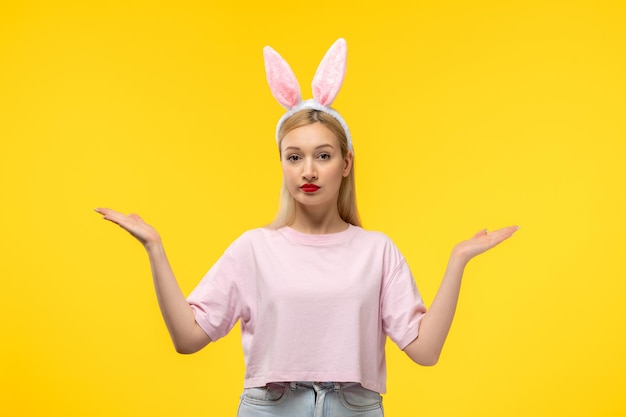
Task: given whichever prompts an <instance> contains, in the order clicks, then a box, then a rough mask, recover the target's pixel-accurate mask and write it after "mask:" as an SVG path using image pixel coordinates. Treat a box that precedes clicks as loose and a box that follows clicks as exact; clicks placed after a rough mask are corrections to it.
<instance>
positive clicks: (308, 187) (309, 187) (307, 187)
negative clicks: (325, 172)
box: [300, 184, 320, 193]
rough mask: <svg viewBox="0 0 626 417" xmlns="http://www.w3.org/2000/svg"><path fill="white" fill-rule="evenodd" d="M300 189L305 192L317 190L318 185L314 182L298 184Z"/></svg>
mask: <svg viewBox="0 0 626 417" xmlns="http://www.w3.org/2000/svg"><path fill="white" fill-rule="evenodd" d="M300 189H301V190H302V191H304V192H305V193H314V192H316V191H317V190H319V189H320V187H318V186H317V185H315V184H304V185H302V186H300Z"/></svg>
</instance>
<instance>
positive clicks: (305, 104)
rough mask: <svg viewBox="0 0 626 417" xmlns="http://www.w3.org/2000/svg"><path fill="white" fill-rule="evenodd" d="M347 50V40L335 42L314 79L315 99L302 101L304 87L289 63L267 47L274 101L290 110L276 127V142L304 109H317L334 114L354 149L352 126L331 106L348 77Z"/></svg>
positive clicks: (266, 70)
mask: <svg viewBox="0 0 626 417" xmlns="http://www.w3.org/2000/svg"><path fill="white" fill-rule="evenodd" d="M347 50H348V49H347V45H346V41H345V39H341V38H340V39H337V41H335V43H334V44H333V45H332V46H331V47H330V49H329V50H328V51H327V52H326V55H324V58H322V61H321V62H320V64H319V66H318V67H317V71H316V72H315V77H313V84H312V85H313V98H312V99H309V100H305V101H302V96H301V94H300V84H299V83H298V80H297V79H296V76H295V75H294V73H293V71H292V70H291V67H290V66H289V64H288V63H287V61H285V60H284V59H283V57H281V56H280V55H279V54H278V52H276V51H275V50H273V49H272V48H270V47H269V46H266V47H265V48H263V57H264V58H265V73H266V75H267V83H268V84H269V85H270V90H271V91H272V95H273V96H274V98H275V99H276V100H277V101H278V102H279V103H280V104H281V105H282V106H283V107H285V108H286V109H287V113H285V114H284V115H283V116H282V117H281V118H280V120H279V121H278V125H277V126H276V142H278V140H279V138H278V132H279V131H280V128H281V126H282V125H283V123H284V122H285V120H287V119H288V118H290V117H291V116H293V115H294V114H295V113H296V112H298V111H300V110H303V109H313V110H319V111H322V112H324V113H326V114H328V115H330V116H331V117H333V118H334V119H335V120H337V121H338V122H339V124H341V127H342V128H343V130H344V131H345V133H346V137H347V139H348V149H350V150H352V138H351V137H350V130H349V129H348V125H347V124H346V122H345V120H343V117H341V115H340V114H339V113H338V112H337V111H336V110H334V109H332V108H331V107H330V105H331V104H332V103H333V101H334V100H335V97H336V96H337V93H338V92H339V89H340V88H341V85H342V84H343V77H344V75H345V74H346V55H347Z"/></svg>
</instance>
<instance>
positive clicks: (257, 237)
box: [188, 226, 426, 393]
mask: <svg viewBox="0 0 626 417" xmlns="http://www.w3.org/2000/svg"><path fill="white" fill-rule="evenodd" d="M188 301H189V304H190V305H191V306H192V308H193V310H194V312H195V315H196V321H197V322H198V324H199V325H200V327H201V328H202V329H203V330H204V331H205V332H206V333H207V335H208V336H209V337H210V338H211V340H212V341H216V340H218V339H219V338H221V337H223V336H225V335H226V334H227V333H228V332H229V331H230V330H231V329H232V327H233V326H234V325H235V323H236V322H237V320H240V321H241V333H242V345H243V352H244V359H245V363H246V375H245V380H244V386H245V387H246V388H250V387H258V386H264V385H265V384H267V383H269V382H284V381H332V382H360V383H361V384H362V385H363V386H364V387H365V388H368V389H370V390H373V391H377V392H380V393H384V392H385V390H386V366H385V341H386V337H387V336H389V338H390V339H391V340H393V341H394V342H395V343H396V344H397V345H398V346H399V347H400V349H404V348H405V347H406V346H407V345H408V344H409V343H410V342H411V341H413V340H414V339H415V338H416V337H417V334H418V330H419V322H420V320H421V318H422V315H423V314H424V312H425V311H426V309H425V307H424V303H423V302H422V299H421V297H420V294H419V292H418V290H417V288H416V286H415V282H414V280H413V277H412V275H411V271H410V270H409V267H408V265H407V263H406V261H405V259H404V257H403V256H402V254H401V253H400V251H399V250H398V249H397V248H396V246H395V245H394V244H393V242H392V241H391V240H390V239H389V238H388V237H387V236H385V235H384V234H382V233H378V232H372V231H365V230H363V229H362V228H360V227H356V226H350V227H349V228H348V229H346V230H345V231H343V232H340V233H333V234H326V235H309V234H304V233H300V232H297V231H295V230H294V229H291V228H289V227H284V228H281V229H278V230H272V229H265V228H260V229H254V230H250V231H248V232H245V233H244V234H243V235H242V236H241V237H239V238H238V239H237V240H236V241H235V242H233V243H232V244H231V245H230V247H229V248H228V249H227V250H226V251H225V253H224V255H223V256H222V257H221V258H220V259H219V260H218V261H217V262H216V263H215V265H214V266H213V267H212V268H211V269H210V271H209V272H208V273H207V274H206V276H205V277H204V278H203V279H202V281H200V283H199V284H198V286H197V287H196V288H195V289H194V290H193V292H192V293H191V294H190V295H189V297H188Z"/></svg>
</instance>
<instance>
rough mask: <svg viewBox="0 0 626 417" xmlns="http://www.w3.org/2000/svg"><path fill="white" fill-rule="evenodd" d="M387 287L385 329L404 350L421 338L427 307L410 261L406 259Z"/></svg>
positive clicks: (384, 308)
mask: <svg viewBox="0 0 626 417" xmlns="http://www.w3.org/2000/svg"><path fill="white" fill-rule="evenodd" d="M385 284H386V285H385V286H384V287H383V293H382V296H381V314H382V322H383V330H384V332H385V334H387V336H389V338H390V339H391V340H392V341H393V342H394V343H395V344H396V345H398V347H399V348H400V349H402V350H404V348H406V346H407V345H408V344H409V343H411V342H412V341H413V340H415V338H416V337H417V335H418V333H419V326H420V321H421V320H422V317H423V315H424V313H425V312H426V307H425V305H424V302H423V301H422V297H421V296H420V293H419V291H418V290H417V286H416V285H415V281H414V279H413V275H412V274H411V271H410V269H409V266H408V264H407V263H406V261H405V260H404V258H402V259H401V260H400V262H399V264H397V267H396V268H395V270H394V271H393V273H392V274H391V276H390V277H389V280H388V281H387V282H386V283H385Z"/></svg>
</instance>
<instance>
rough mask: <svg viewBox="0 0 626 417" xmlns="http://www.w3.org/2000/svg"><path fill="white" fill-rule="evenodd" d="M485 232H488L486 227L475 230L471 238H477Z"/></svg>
mask: <svg viewBox="0 0 626 417" xmlns="http://www.w3.org/2000/svg"><path fill="white" fill-rule="evenodd" d="M487 233H489V231H488V230H487V229H483V230H480V231H478V232H476V234H475V235H474V236H472V239H477V238H479V237H481V236H485V235H486V234H487Z"/></svg>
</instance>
